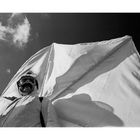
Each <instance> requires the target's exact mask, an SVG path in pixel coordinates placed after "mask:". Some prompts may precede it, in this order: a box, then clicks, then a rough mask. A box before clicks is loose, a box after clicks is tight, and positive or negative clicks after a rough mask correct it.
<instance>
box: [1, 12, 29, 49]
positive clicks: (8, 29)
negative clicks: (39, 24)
mask: <svg viewBox="0 0 140 140" xmlns="http://www.w3.org/2000/svg"><path fill="white" fill-rule="evenodd" d="M7 23H8V25H7V26H3V25H2V22H0V40H3V41H8V42H9V43H10V44H11V43H12V44H14V45H15V46H16V47H18V48H23V47H24V46H25V45H26V43H27V42H28V40H29V36H30V29H31V26H30V23H29V21H28V19H27V18H26V17H25V16H23V14H19V13H18V14H12V15H11V17H10V18H9V19H8V20H7Z"/></svg>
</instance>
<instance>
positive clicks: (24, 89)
mask: <svg viewBox="0 0 140 140" xmlns="http://www.w3.org/2000/svg"><path fill="white" fill-rule="evenodd" d="M17 87H18V90H19V93H20V94H21V95H22V96H26V95H29V94H31V93H33V92H34V91H36V90H38V81H37V79H36V77H34V76H33V74H32V73H31V72H28V73H26V75H24V76H22V77H21V78H20V79H19V80H18V82H17Z"/></svg>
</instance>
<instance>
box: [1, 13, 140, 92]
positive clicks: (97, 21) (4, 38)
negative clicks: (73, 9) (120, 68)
mask: <svg viewBox="0 0 140 140" xmlns="http://www.w3.org/2000/svg"><path fill="white" fill-rule="evenodd" d="M139 18H140V14H136V13H133V14H131V13H127V14H126V13H0V77H1V78H0V93H2V91H3V90H4V88H5V87H6V85H7V84H8V82H9V81H10V79H11V78H12V77H13V76H14V74H15V73H16V72H17V71H18V69H19V68H20V67H21V65H22V64H23V63H24V62H25V61H26V60H27V59H28V58H29V57H30V56H32V55H33V54H34V53H35V52H37V51H39V50H40V49H42V48H44V47H46V46H49V45H51V44H52V43H54V42H55V43H60V44H76V43H86V42H95V41H102V40H108V39H113V38H117V37H122V36H124V35H130V36H132V38H133V40H134V43H135V45H136V47H137V49H138V51H139V52H140V49H139V48H138V46H139V45H140V36H139V25H140V21H139V20H138V19H139Z"/></svg>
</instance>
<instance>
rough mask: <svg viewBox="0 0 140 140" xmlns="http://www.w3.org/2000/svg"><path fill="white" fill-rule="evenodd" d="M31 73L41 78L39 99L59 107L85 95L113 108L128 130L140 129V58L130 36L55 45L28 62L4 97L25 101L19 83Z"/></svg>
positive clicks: (43, 50)
mask: <svg viewBox="0 0 140 140" xmlns="http://www.w3.org/2000/svg"><path fill="white" fill-rule="evenodd" d="M28 70H31V71H33V72H34V73H35V74H36V75H37V79H38V81H39V93H38V96H44V97H47V98H49V99H50V100H52V101H53V102H54V103H55V102H56V101H57V100H60V99H61V98H63V99H64V98H71V97H72V96H73V95H77V94H82V93H85V94H88V95H89V96H90V97H91V99H92V101H101V102H103V103H106V104H108V105H109V106H111V107H112V110H113V112H114V114H116V115H117V116H118V117H119V118H120V119H121V120H122V121H123V123H124V126H140V56H139V54H138V52H137V50H136V47H135V45H134V42H133V40H132V38H131V37H130V36H124V37H121V38H117V39H112V40H108V41H100V42H94V43H81V44H75V45H62V44H57V43H53V44H52V45H50V46H49V47H46V48H44V49H42V50H40V51H39V52H37V53H36V54H35V55H33V56H32V57H31V58H30V59H29V60H28V61H27V62H25V64H24V65H23V66H22V67H21V68H20V69H19V71H18V72H17V74H16V75H15V76H14V78H13V79H12V80H11V82H10V83H9V84H8V86H7V87H6V89H5V90H4V92H3V94H2V96H7V97H12V96H16V97H21V95H19V93H18V91H17V86H16V82H17V80H18V79H19V78H20V77H21V76H22V75H24V74H26V72H27V71H28ZM2 104H3V103H2V102H0V105H1V106H2ZM0 111H1V112H2V109H0Z"/></svg>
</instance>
